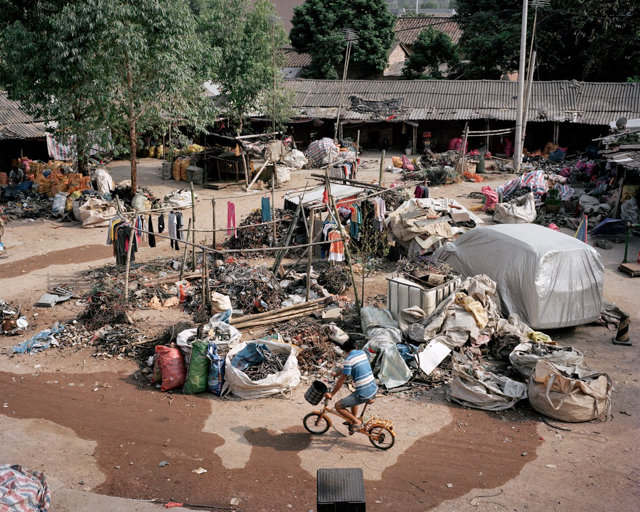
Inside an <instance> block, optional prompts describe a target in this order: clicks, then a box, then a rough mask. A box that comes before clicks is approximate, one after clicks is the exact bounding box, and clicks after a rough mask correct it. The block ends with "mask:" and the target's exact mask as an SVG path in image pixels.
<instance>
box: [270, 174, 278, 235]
mask: <svg viewBox="0 0 640 512" xmlns="http://www.w3.org/2000/svg"><path fill="white" fill-rule="evenodd" d="M271 220H272V221H275V220H276V163H275V162H273V174H272V175H271ZM277 233H278V228H277V226H276V223H275V222H274V223H273V243H272V245H271V247H275V246H276V236H277Z"/></svg>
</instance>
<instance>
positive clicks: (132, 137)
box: [127, 61, 138, 197]
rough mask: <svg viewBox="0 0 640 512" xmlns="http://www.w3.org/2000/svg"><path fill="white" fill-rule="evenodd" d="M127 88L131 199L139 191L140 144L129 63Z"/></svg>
mask: <svg viewBox="0 0 640 512" xmlns="http://www.w3.org/2000/svg"><path fill="white" fill-rule="evenodd" d="M127 87H128V89H129V90H128V92H129V153H130V155H129V156H130V158H131V197H133V196H135V195H136V192H137V191H138V163H137V162H136V154H137V153H138V147H137V146H138V142H137V140H136V117H135V112H134V108H133V74H132V73H131V66H130V65H129V62H128V61H127Z"/></svg>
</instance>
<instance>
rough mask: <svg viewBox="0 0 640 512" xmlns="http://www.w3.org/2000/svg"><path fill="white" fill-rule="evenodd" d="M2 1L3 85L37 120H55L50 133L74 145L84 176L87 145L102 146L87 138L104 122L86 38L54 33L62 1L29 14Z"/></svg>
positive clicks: (37, 7) (41, 5)
mask: <svg viewBox="0 0 640 512" xmlns="http://www.w3.org/2000/svg"><path fill="white" fill-rule="evenodd" d="M3 3H4V5H3V7H4V8H5V9H6V11H7V12H9V13H10V15H9V16H7V17H6V18H4V19H5V23H6V25H5V27H4V30H2V34H3V36H4V38H3V42H2V46H1V50H2V54H1V56H0V76H2V79H3V80H2V81H3V84H2V86H3V87H5V88H6V89H7V90H8V93H9V95H10V97H11V98H13V99H17V100H19V101H20V102H21V104H22V108H23V109H24V110H25V111H27V112H28V113H29V114H31V115H32V116H34V117H35V118H36V119H41V120H44V121H53V122H54V123H53V124H52V125H50V127H49V130H50V131H52V132H53V133H55V135H56V138H57V139H59V140H60V141H61V142H64V143H67V144H69V145H74V146H75V147H76V154H77V158H78V170H79V171H80V172H85V163H86V151H87V149H88V147H89V146H91V144H92V143H96V142H97V143H105V141H101V140H99V138H96V137H91V136H90V134H94V133H98V134H100V133H105V132H101V131H100V130H99V128H100V127H102V124H101V123H100V122H99V121H98V118H97V111H96V110H95V108H94V107H95V103H94V102H93V101H92V98H91V94H90V93H91V91H92V89H93V84H94V82H95V80H96V79H97V78H98V77H97V76H96V75H95V73H94V69H93V67H92V66H91V65H90V64H89V62H88V61H87V59H86V52H87V48H86V45H87V40H86V38H84V37H83V36H82V34H73V35H69V34H67V37H66V38H65V37H64V36H63V35H61V34H59V33H58V27H59V25H60V23H61V21H62V18H63V16H64V14H63V11H64V6H65V4H66V2H64V1H60V0H59V1H55V0H54V1H47V0H44V1H39V2H36V5H34V6H33V7H32V9H30V10H29V15H27V11H26V10H25V9H24V8H23V7H21V6H20V4H21V2H16V1H8V0H5V1H4V2H3ZM51 34H56V35H57V38H56V39H53V38H52V37H51ZM70 48H73V51H69V50H70Z"/></svg>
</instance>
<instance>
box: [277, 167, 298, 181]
mask: <svg viewBox="0 0 640 512" xmlns="http://www.w3.org/2000/svg"><path fill="white" fill-rule="evenodd" d="M294 170H295V169H294ZM290 181H291V168H290V167H284V166H282V165H276V183H277V184H278V185H284V184H285V183H289V182H290Z"/></svg>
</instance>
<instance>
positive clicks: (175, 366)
mask: <svg viewBox="0 0 640 512" xmlns="http://www.w3.org/2000/svg"><path fill="white" fill-rule="evenodd" d="M156 355H157V357H158V364H159V365H160V371H161V372H162V386H161V387H160V390H161V391H170V390H172V389H182V386H184V382H185V380H186V379H187V369H186V368H185V365H184V358H183V357H182V353H181V352H180V350H179V349H177V348H175V347H165V346H163V345H157V346H156Z"/></svg>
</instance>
